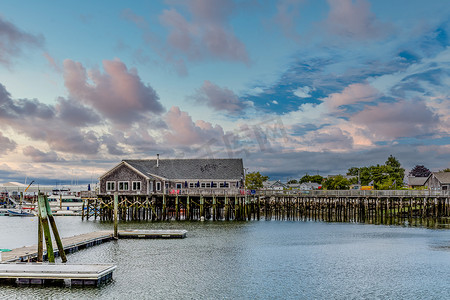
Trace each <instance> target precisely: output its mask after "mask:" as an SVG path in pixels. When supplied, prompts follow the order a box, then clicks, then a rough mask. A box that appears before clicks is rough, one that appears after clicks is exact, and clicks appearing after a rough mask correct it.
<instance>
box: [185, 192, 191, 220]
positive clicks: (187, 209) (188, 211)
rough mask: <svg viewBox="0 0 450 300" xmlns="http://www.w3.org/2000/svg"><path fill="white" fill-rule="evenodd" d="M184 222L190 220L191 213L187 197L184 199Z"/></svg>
mask: <svg viewBox="0 0 450 300" xmlns="http://www.w3.org/2000/svg"><path fill="white" fill-rule="evenodd" d="M184 219H185V220H190V219H191V211H190V206H189V195H188V196H187V199H186V216H185V217H184Z"/></svg>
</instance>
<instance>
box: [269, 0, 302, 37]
mask: <svg viewBox="0 0 450 300" xmlns="http://www.w3.org/2000/svg"><path fill="white" fill-rule="evenodd" d="M304 2H305V1H304V0H280V1H278V3H277V13H276V15H275V16H274V18H273V21H274V22H275V23H276V24H278V26H280V28H281V30H282V31H283V34H284V35H285V36H286V37H288V38H290V39H293V40H294V41H296V42H299V41H300V38H301V37H300V35H299V34H298V33H297V31H296V28H295V27H296V21H297V20H298V19H299V18H300V12H299V11H300V6H301V4H303V3H304Z"/></svg>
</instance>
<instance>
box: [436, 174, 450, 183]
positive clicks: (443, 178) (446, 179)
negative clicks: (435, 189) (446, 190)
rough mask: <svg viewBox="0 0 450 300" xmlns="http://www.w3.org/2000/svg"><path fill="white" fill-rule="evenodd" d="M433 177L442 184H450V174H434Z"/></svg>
mask: <svg viewBox="0 0 450 300" xmlns="http://www.w3.org/2000/svg"><path fill="white" fill-rule="evenodd" d="M433 175H434V177H436V179H437V180H439V182H440V183H441V184H450V172H433Z"/></svg>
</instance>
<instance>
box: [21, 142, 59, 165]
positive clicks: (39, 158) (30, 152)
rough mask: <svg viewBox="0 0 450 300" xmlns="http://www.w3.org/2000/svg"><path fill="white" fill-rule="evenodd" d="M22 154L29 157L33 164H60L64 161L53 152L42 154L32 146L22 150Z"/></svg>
mask: <svg viewBox="0 0 450 300" xmlns="http://www.w3.org/2000/svg"><path fill="white" fill-rule="evenodd" d="M23 154H24V155H25V156H29V157H30V158H31V160H32V161H33V162H40V163H42V162H60V161H64V159H61V158H59V157H58V154H57V153H56V152H55V151H49V152H43V151H41V150H39V149H36V148H35V147H33V146H27V147H25V148H24V149H23Z"/></svg>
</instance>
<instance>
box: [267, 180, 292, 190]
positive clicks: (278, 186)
mask: <svg viewBox="0 0 450 300" xmlns="http://www.w3.org/2000/svg"><path fill="white" fill-rule="evenodd" d="M263 187H264V188H265V189H266V190H276V191H282V190H284V189H287V188H288V186H287V185H286V184H284V183H282V182H281V181H280V180H272V181H265V182H264V183H263Z"/></svg>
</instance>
